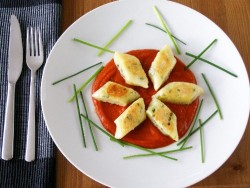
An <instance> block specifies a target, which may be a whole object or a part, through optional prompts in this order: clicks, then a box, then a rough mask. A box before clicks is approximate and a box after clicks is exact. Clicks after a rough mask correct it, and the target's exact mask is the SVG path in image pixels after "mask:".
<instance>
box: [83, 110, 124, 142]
mask: <svg viewBox="0 0 250 188" xmlns="http://www.w3.org/2000/svg"><path fill="white" fill-rule="evenodd" d="M81 116H82V117H83V118H84V119H86V121H88V122H90V123H91V124H92V125H94V126H95V127H96V128H97V129H98V130H99V131H101V132H102V133H103V134H105V135H106V136H108V137H109V139H110V140H112V141H114V142H116V143H118V144H120V145H121V146H124V144H123V143H122V141H120V140H117V139H116V138H115V137H113V135H111V134H110V133H108V132H107V131H105V130H104V129H102V128H101V127H100V126H98V125H97V124H96V123H95V122H93V121H92V120H90V119H89V118H87V117H86V116H85V115H83V114H81Z"/></svg>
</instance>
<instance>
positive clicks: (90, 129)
mask: <svg viewBox="0 0 250 188" xmlns="http://www.w3.org/2000/svg"><path fill="white" fill-rule="evenodd" d="M80 96H81V99H82V104H83V107H84V111H85V115H86V117H87V118H88V117H89V116H88V111H87V108H86V104H85V101H84V98H83V94H82V92H81V91H80ZM88 124H89V131H90V134H91V138H92V141H93V143H94V146H95V150H96V151H98V147H97V144H96V141H95V136H94V133H93V130H92V126H91V125H90V122H89V121H88Z"/></svg>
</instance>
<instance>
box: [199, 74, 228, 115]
mask: <svg viewBox="0 0 250 188" xmlns="http://www.w3.org/2000/svg"><path fill="white" fill-rule="evenodd" d="M201 75H202V77H203V79H204V81H205V83H206V85H207V87H208V89H209V91H210V94H211V95H212V97H213V100H214V103H215V105H216V108H217V110H218V112H219V115H220V119H223V117H222V113H221V108H220V106H219V103H218V101H217V99H216V97H215V94H214V92H213V90H212V88H211V86H210V84H209V82H208V80H207V78H206V76H205V74H204V73H201Z"/></svg>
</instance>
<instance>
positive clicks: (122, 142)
mask: <svg viewBox="0 0 250 188" xmlns="http://www.w3.org/2000/svg"><path fill="white" fill-rule="evenodd" d="M81 116H82V117H84V118H85V119H86V120H87V121H89V122H90V123H91V124H92V125H94V126H95V127H96V128H97V129H98V130H100V131H101V132H102V133H104V134H105V135H107V136H108V137H109V138H110V140H111V141H114V142H116V143H118V144H120V145H122V146H123V145H127V146H131V147H134V148H137V149H140V150H143V151H146V152H148V153H151V154H154V155H158V156H160V157H164V158H167V159H171V160H175V161H177V159H176V158H173V157H169V156H166V155H163V154H161V153H157V152H154V151H152V150H149V149H146V148H143V147H140V146H137V145H134V144H131V143H128V142H124V141H122V140H118V139H116V138H115V137H113V136H112V135H111V134H109V133H108V132H106V131H105V130H104V129H102V128H101V127H100V126H99V125H97V124H96V123H94V122H93V121H92V120H90V119H89V118H87V117H86V116H85V115H83V114H81Z"/></svg>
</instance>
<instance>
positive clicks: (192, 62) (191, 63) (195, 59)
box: [185, 39, 217, 70]
mask: <svg viewBox="0 0 250 188" xmlns="http://www.w3.org/2000/svg"><path fill="white" fill-rule="evenodd" d="M216 41H217V39H214V40H213V41H212V42H211V43H210V44H209V45H208V46H207V47H206V48H205V49H204V50H203V51H202V52H201V53H200V54H199V55H198V56H196V57H195V58H194V59H193V60H192V61H191V62H190V63H189V64H188V65H186V67H185V70H187V69H188V68H189V67H191V66H192V65H193V64H194V62H195V61H197V59H199V58H200V57H201V56H202V55H203V54H204V53H205V52H206V51H207V50H208V49H209V48H210V47H211V46H212V45H213V44H214V43H215V42H216Z"/></svg>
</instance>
